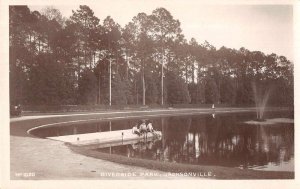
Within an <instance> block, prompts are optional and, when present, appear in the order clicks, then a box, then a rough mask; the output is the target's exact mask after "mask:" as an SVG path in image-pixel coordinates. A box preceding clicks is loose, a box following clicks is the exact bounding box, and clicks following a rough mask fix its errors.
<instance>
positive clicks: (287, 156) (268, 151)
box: [31, 112, 294, 171]
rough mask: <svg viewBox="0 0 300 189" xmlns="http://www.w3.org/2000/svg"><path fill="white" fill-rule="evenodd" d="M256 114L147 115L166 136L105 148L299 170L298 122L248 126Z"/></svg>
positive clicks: (98, 127)
mask: <svg viewBox="0 0 300 189" xmlns="http://www.w3.org/2000/svg"><path fill="white" fill-rule="evenodd" d="M255 116H256V114H255V113H228V114H213V115H191V116H170V117H156V118H148V119H150V120H151V121H152V122H153V127H154V129H155V130H159V131H161V132H162V137H161V138H158V139H157V138H156V139H153V140H147V141H146V140H145V141H133V142H131V143H126V144H118V145H111V146H107V145H106V147H99V146H96V147H95V149H93V150H97V151H100V152H105V153H112V154H119V155H123V156H126V157H128V158H143V159H149V160H156V161H161V162H173V163H184V164H197V165H214V166H226V167H237V168H240V169H255V170H266V171H268V170H269V171H294V123H274V124H271V125H270V124H268V125H249V124H246V123H245V122H246V121H249V120H252V119H254V118H255ZM266 118H291V119H293V112H266ZM137 121H138V119H126V120H116V121H111V122H109V121H101V122H91V123H84V124H72V125H66V126H52V127H46V128H39V129H36V130H33V131H32V132H31V134H33V135H35V136H38V137H42V138H45V137H52V136H64V135H76V134H84V133H95V132H105V131H115V130H122V129H131V128H132V126H133V125H135V124H136V123H137Z"/></svg>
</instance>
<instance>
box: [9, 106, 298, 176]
mask: <svg viewBox="0 0 300 189" xmlns="http://www.w3.org/2000/svg"><path fill="white" fill-rule="evenodd" d="M282 110H284V109H282V108H270V109H268V111H282ZM285 110H286V109H285ZM241 111H245V112H252V111H255V109H254V108H216V109H210V108H206V109H159V110H151V111H149V110H147V111H119V112H114V111H104V112H90V113H86V112H85V113H76V114H71V113H67V114H56V115H49V114H46V115H30V116H24V117H20V118H12V119H11V122H10V135H11V139H10V140H11V144H13V145H11V152H10V153H11V175H13V176H12V177H13V178H14V173H15V172H16V170H20V169H22V166H26V167H27V169H29V170H30V169H32V170H35V169H39V168H38V164H35V163H34V162H32V161H33V160H32V159H34V158H32V154H22V153H29V152H31V153H32V152H34V155H35V156H37V157H40V156H42V157H44V159H48V158H47V154H42V153H39V152H35V151H36V149H35V146H36V145H39V144H38V143H40V142H41V141H42V143H43V144H47V143H52V142H53V141H51V140H48V139H40V138H36V137H35V136H32V135H30V134H28V133H27V130H29V129H32V128H34V127H38V126H41V125H46V124H53V123H54V124H59V123H61V122H72V121H78V120H83V121H89V120H93V119H94V120H97V119H98V120H114V119H126V118H128V117H130V116H135V117H151V116H161V115H162V114H166V115H174V116H175V115H184V114H209V113H233V112H241ZM16 138H18V139H16ZM29 139H34V140H30V141H29V144H30V145H27V146H26V148H29V149H27V150H26V152H24V151H22V150H20V148H22V145H23V144H22V143H23V142H22V141H23V140H24V141H25V140H29ZM60 144H63V143H60ZM67 146H68V147H69V149H71V150H72V151H71V152H72V153H73V154H77V156H80V157H81V156H82V155H83V152H84V156H89V157H93V158H100V159H102V160H101V161H104V162H106V161H109V162H110V163H111V162H114V163H111V164H112V165H115V166H111V167H107V169H108V170H111V171H114V170H115V167H116V166H120V163H121V164H123V165H124V166H126V165H127V166H128V165H129V167H132V168H130V170H131V169H136V168H137V167H141V168H142V167H143V168H145V171H149V169H150V170H161V171H167V172H169V171H171V172H172V171H176V170H179V171H189V170H190V171H198V172H199V171H206V172H207V171H212V172H214V174H215V175H216V177H215V178H217V179H242V178H244V179H276V178H281V179H293V178H294V172H269V171H252V170H251V171H248V170H247V171H245V170H239V169H237V168H236V169H235V168H225V167H217V166H196V168H192V167H195V166H190V165H176V166H174V164H172V165H169V164H166V166H162V165H161V164H162V163H159V162H158V163H155V162H151V161H150V162H151V163H149V161H148V160H147V161H146V160H136V159H134V160H133V161H132V160H129V161H128V160H127V159H129V158H126V157H122V158H121V157H119V156H110V155H108V154H106V155H105V154H103V153H100V152H99V153H96V154H95V153H94V152H90V151H82V149H78V148H74V147H71V146H69V145H67ZM67 149H68V148H67ZM64 150H66V149H64ZM107 155H108V156H107ZM58 156H59V154H58ZM18 157H27V159H24V160H22V161H19V160H18ZM60 157H61V158H64V157H63V156H60ZM96 160H97V159H96ZM48 161H50V162H51V161H52V160H51V159H48ZM89 161H91V160H89ZM99 161H100V160H99ZM24 162H27V163H26V165H24ZM28 162H29V165H31V166H34V167H29V168H28V166H27V165H28ZM55 163H58V164H59V161H56V162H55ZM70 163H71V162H70ZM50 164H51V163H50ZM98 166H100V167H101V165H98ZM57 167H60V166H57ZM44 168H45V167H44ZM47 169H49V170H47ZM68 169H69V170H66V172H70V173H71V172H72V171H74V168H72V167H68ZM48 172H49V173H50V172H51V175H52V176H48V175H47V174H48ZM243 172H244V173H243ZM55 174H57V176H55ZM52 177H55V178H59V179H67V178H69V177H70V175H61V173H60V170H53V169H52V168H51V167H49V168H46V170H43V176H41V177H39V178H36V179H49V178H50V179H51V178H52ZM75 178H76V179H80V178H86V179H89V178H92V177H91V176H90V175H89V174H87V175H86V176H84V175H81V176H80V177H75ZM176 178H177V177H176ZM16 179H18V178H16ZM143 179H144V178H143ZM150 179H151V178H150Z"/></svg>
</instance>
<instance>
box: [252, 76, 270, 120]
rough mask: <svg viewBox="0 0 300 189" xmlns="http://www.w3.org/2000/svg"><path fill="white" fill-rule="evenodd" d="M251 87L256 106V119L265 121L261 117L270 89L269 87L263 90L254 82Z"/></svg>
mask: <svg viewBox="0 0 300 189" xmlns="http://www.w3.org/2000/svg"><path fill="white" fill-rule="evenodd" d="M252 89H253V95H254V101H255V107H256V121H265V120H264V118H263V117H264V112H265V108H266V105H267V102H268V99H269V96H270V92H271V90H270V88H269V89H266V90H265V91H264V90H263V89H262V88H261V87H258V86H257V85H256V84H255V82H252Z"/></svg>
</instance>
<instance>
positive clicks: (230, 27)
mask: <svg viewBox="0 0 300 189" xmlns="http://www.w3.org/2000/svg"><path fill="white" fill-rule="evenodd" d="M97 2H98V4H88V6H89V7H90V8H91V9H92V10H93V11H94V12H95V15H96V16H97V17H98V18H99V19H100V21H101V22H102V21H103V19H104V18H105V17H106V16H108V15H110V16H111V17H112V18H113V19H114V20H115V21H116V22H117V23H119V24H120V25H121V26H122V27H123V26H125V25H126V24H127V23H128V22H129V21H131V19H132V18H133V16H136V15H137V14H138V13H140V12H145V13H146V14H151V12H152V11H153V10H154V9H156V8H158V7H164V8H166V9H167V10H168V11H170V12H171V14H172V15H173V17H174V18H175V19H178V20H179V21H180V22H181V28H182V30H183V33H184V35H185V36H186V38H187V39H188V40H189V39H190V38H191V37H194V38H196V40H197V41H198V42H199V43H203V42H204V41H205V40H207V41H208V42H209V43H211V44H212V45H214V46H215V47H217V48H220V47H221V46H226V47H229V48H235V49H239V48H240V47H245V48H247V49H249V50H251V51H254V50H259V51H262V52H264V53H266V54H270V53H272V52H274V53H276V54H278V55H283V56H286V57H287V58H288V59H290V60H293V7H292V6H289V5H228V4H227V5H211V4H210V5H209V4H201V3H198V2H197V1H188V2H187V1H177V0H165V1H141V0H122V1H121V2H122V3H120V1H105V2H104V3H103V2H101V1H97ZM52 6H53V7H55V8H57V9H59V10H60V11H61V12H62V14H63V16H65V17H69V16H70V15H71V14H72V10H76V9H78V8H79V5H59V6H58V5H52ZM44 7H45V6H29V8H30V9H31V10H41V9H43V8H44Z"/></svg>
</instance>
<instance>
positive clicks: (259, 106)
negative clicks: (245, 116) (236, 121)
mask: <svg viewBox="0 0 300 189" xmlns="http://www.w3.org/2000/svg"><path fill="white" fill-rule="evenodd" d="M252 89H253V96H254V102H255V108H256V119H255V120H250V121H246V122H245V123H247V124H250V125H274V124H277V123H294V120H293V119H290V118H273V119H265V118H264V113H265V109H266V106H267V102H268V99H269V97H270V93H271V88H270V87H269V88H267V89H263V87H262V85H260V86H258V85H257V84H256V83H255V82H252Z"/></svg>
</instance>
